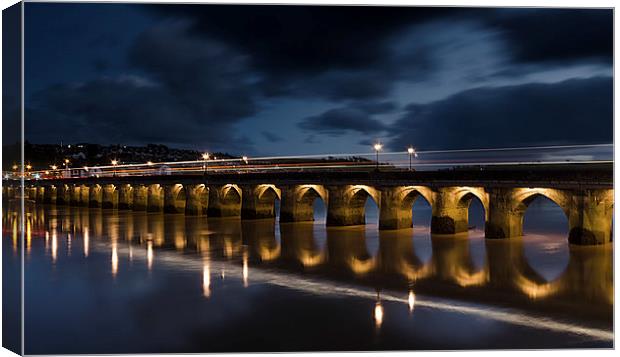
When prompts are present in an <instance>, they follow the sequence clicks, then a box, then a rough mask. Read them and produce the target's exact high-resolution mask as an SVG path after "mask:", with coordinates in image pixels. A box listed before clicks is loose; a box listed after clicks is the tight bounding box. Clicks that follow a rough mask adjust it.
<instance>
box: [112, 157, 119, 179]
mask: <svg viewBox="0 0 620 357" xmlns="http://www.w3.org/2000/svg"><path fill="white" fill-rule="evenodd" d="M116 165H118V161H117V160H112V166H113V167H114V177H116Z"/></svg>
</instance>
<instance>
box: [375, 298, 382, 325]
mask: <svg viewBox="0 0 620 357" xmlns="http://www.w3.org/2000/svg"><path fill="white" fill-rule="evenodd" d="M374 319H375V326H376V327H377V328H379V327H381V324H382V323H383V306H382V305H381V301H377V303H376V304H375V311H374Z"/></svg>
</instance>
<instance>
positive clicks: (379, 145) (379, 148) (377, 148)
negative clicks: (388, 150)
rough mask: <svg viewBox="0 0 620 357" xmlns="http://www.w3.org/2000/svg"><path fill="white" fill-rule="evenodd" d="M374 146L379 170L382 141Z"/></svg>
mask: <svg viewBox="0 0 620 357" xmlns="http://www.w3.org/2000/svg"><path fill="white" fill-rule="evenodd" d="M373 147H374V149H375V153H376V154H377V170H379V151H381V148H383V145H381V144H380V143H376V144H375V145H374V146H373Z"/></svg>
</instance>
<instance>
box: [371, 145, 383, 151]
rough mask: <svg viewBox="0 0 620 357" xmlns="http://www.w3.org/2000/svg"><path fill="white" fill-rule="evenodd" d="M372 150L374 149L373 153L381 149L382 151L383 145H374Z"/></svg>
mask: <svg viewBox="0 0 620 357" xmlns="http://www.w3.org/2000/svg"><path fill="white" fill-rule="evenodd" d="M373 148H375V151H381V149H383V145H382V144H380V143H376V144H375V145H374V146H373Z"/></svg>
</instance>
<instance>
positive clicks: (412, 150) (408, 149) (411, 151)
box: [407, 146, 415, 154]
mask: <svg viewBox="0 0 620 357" xmlns="http://www.w3.org/2000/svg"><path fill="white" fill-rule="evenodd" d="M407 152H408V153H409V154H413V153H414V152H415V150H414V149H413V148H412V147H411V146H410V147H409V148H407Z"/></svg>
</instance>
